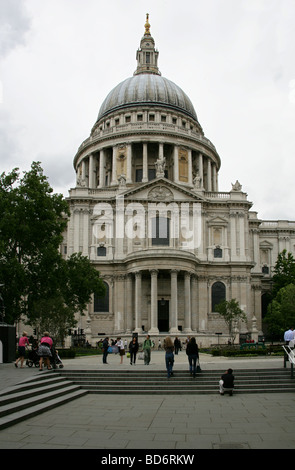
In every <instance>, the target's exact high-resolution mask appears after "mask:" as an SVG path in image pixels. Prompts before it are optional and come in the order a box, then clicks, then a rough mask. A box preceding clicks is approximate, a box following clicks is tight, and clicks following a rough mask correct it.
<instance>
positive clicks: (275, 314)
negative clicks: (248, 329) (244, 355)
mask: <svg viewBox="0 0 295 470" xmlns="http://www.w3.org/2000/svg"><path fill="white" fill-rule="evenodd" d="M264 321H265V322H266V323H267V329H268V333H270V334H272V335H275V336H280V337H282V336H283V333H284V331H286V330H287V329H288V328H290V327H292V326H293V327H294V325H295V284H288V285H287V286H285V287H282V288H281V289H280V290H279V291H278V293H277V295H276V296H275V298H274V299H273V300H272V302H271V303H270V304H269V306H268V309H267V315H266V316H265V318H264Z"/></svg>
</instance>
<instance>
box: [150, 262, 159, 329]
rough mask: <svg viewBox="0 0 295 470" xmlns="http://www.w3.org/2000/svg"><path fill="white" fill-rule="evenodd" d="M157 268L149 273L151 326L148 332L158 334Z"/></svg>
mask: <svg viewBox="0 0 295 470" xmlns="http://www.w3.org/2000/svg"><path fill="white" fill-rule="evenodd" d="M158 272H159V271H158V270H157V269H152V270H150V273H151V323H150V324H151V327H150V330H149V334H153V335H155V334H159V329H158Z"/></svg>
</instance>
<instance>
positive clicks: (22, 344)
mask: <svg viewBox="0 0 295 470" xmlns="http://www.w3.org/2000/svg"><path fill="white" fill-rule="evenodd" d="M29 344H30V343H29V339H28V334H27V332H26V331H24V332H23V334H22V336H21V337H20V339H19V342H18V348H17V349H18V355H19V356H18V359H17V360H16V361H15V363H14V365H15V367H18V363H19V361H20V367H21V369H22V368H23V364H24V360H25V355H26V347H27V346H29Z"/></svg>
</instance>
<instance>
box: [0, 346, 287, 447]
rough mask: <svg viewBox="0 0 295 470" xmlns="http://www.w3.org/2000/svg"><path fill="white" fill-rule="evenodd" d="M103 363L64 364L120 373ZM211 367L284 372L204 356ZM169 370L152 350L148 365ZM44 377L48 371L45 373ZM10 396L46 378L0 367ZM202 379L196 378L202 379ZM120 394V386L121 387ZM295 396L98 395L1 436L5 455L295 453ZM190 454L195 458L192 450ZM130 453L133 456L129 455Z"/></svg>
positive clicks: (279, 363)
mask: <svg viewBox="0 0 295 470" xmlns="http://www.w3.org/2000/svg"><path fill="white" fill-rule="evenodd" d="M108 361H109V364H106V365H104V364H102V357H101V356H94V357H87V358H77V359H71V360H65V361H63V363H64V366H65V368H67V369H85V370H87V369H103V368H108V369H111V370H113V371H114V376H115V375H116V371H118V370H120V369H127V368H130V367H134V366H130V364H129V361H128V359H127V357H125V358H124V361H125V362H124V364H122V365H120V364H119V362H120V358H119V357H118V356H116V355H110V356H109V357H108ZM200 362H201V366H202V368H203V369H204V370H205V369H208V370H209V369H215V370H216V369H217V370H223V369H224V370H225V369H227V368H228V367H232V368H233V370H235V368H236V369H241V368H244V369H247V368H257V369H259V368H273V367H274V368H276V367H283V359H282V358H274V359H273V358H266V359H225V358H213V357H211V356H207V355H201V359H200ZM135 367H136V368H138V369H144V368H149V370H152V369H156V370H163V375H165V366H164V352H162V351H157V352H156V351H154V352H153V353H152V361H151V364H150V365H149V366H144V364H143V361H139V360H138V363H137V364H136V366H135ZM186 368H188V363H187V357H186V355H185V352H181V353H180V354H179V355H178V356H175V367H174V370H175V374H177V370H185V369H186ZM41 373H43V372H41ZM0 374H1V385H0V389H1V390H4V389H6V388H9V387H11V386H13V385H15V384H17V383H20V382H22V381H25V380H28V379H29V378H31V377H32V376H34V375H38V374H40V372H38V369H37V370H36V369H29V368H28V367H26V368H24V369H16V368H15V367H14V365H13V364H0ZM196 380H197V379H196ZM118 388H120V381H118ZM294 427H295V396H294V394H293V393H267V394H261V393H260V394H256V393H252V394H245V395H243V394H237V395H234V396H233V397H229V396H227V395H225V396H220V395H219V394H218V386H217V387H216V395H214V394H209V395H167V396H165V395H155V396H151V395H132V396H128V395H96V394H87V395H86V396H84V397H82V398H79V399H77V400H75V401H72V402H70V403H68V404H65V405H62V406H60V407H57V408H55V409H53V410H51V411H47V412H45V413H43V414H41V415H39V416H36V417H33V418H30V419H28V420H26V421H23V422H21V423H19V424H16V425H14V426H11V427H9V428H7V429H5V430H2V431H0V448H1V449H105V450H112V449H114V450H115V449H117V450H122V451H123V450H124V452H125V454H124V455H126V452H127V451H128V450H129V449H130V450H132V449H134V450H135V449H144V452H148V451H149V450H153V449H154V450H155V449H159V450H160V449H164V450H167V451H169V452H174V454H175V455H176V454H177V451H178V450H186V451H189V450H191V452H193V451H198V450H200V449H294V448H295V433H294ZM187 453H189V452H187ZM130 455H131V454H130Z"/></svg>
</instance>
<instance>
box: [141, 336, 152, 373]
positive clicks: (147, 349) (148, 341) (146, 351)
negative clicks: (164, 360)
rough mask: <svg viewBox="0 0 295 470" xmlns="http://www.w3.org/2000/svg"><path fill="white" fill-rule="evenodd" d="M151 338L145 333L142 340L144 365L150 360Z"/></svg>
mask: <svg viewBox="0 0 295 470" xmlns="http://www.w3.org/2000/svg"><path fill="white" fill-rule="evenodd" d="M152 344H153V343H152V340H151V338H150V335H147V337H146V339H145V340H144V342H143V347H142V349H143V353H144V364H145V365H146V366H148V365H149V363H150V362H151V349H152Z"/></svg>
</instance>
